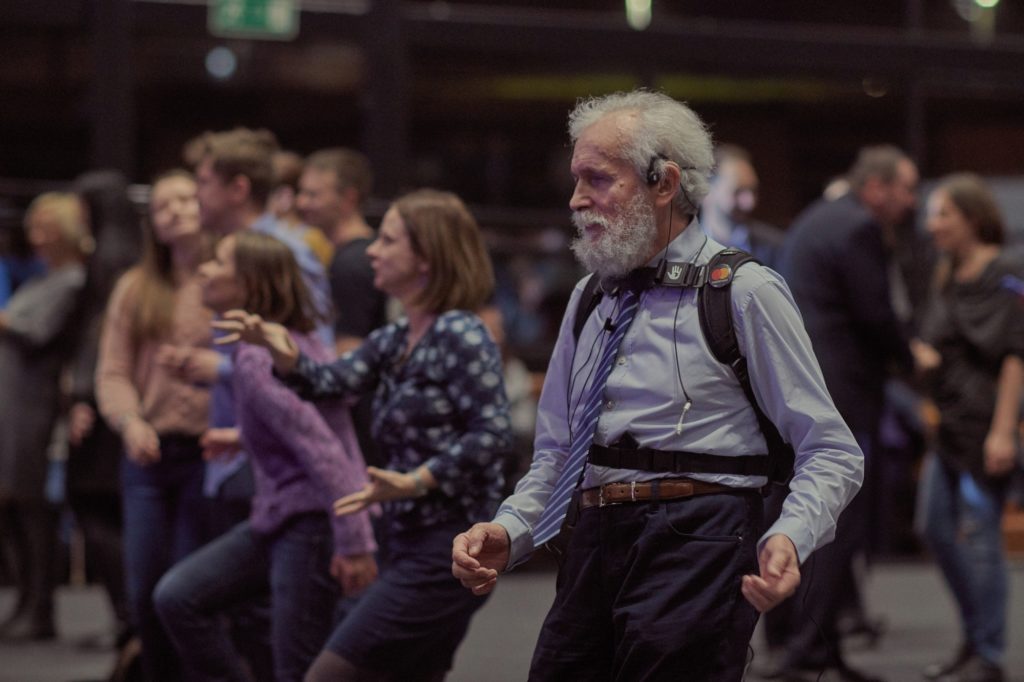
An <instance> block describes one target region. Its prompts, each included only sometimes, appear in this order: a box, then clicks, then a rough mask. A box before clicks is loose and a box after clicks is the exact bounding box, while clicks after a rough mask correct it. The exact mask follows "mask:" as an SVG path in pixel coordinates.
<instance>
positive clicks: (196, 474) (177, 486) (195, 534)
mask: <svg viewBox="0 0 1024 682" xmlns="http://www.w3.org/2000/svg"><path fill="white" fill-rule="evenodd" d="M160 453H161V456H160V461H158V462H156V463H155V464H151V465H149V466H139V465H138V464H135V463H134V462H132V461H131V460H129V459H128V458H127V457H123V458H122V460H121V491H122V495H123V501H124V505H123V512H124V567H125V581H126V587H127V592H128V609H129V615H130V617H131V620H132V624H133V625H134V626H135V628H136V629H137V631H138V633H139V637H140V639H141V640H142V666H143V670H144V671H145V674H146V679H147V680H149V682H158V681H160V680H168V681H171V680H179V679H180V677H181V675H180V673H179V671H178V663H177V656H175V654H174V647H173V645H172V644H171V642H170V640H169V639H167V634H166V633H165V632H164V630H163V627H162V626H161V625H160V619H159V618H158V617H157V615H156V611H155V610H154V608H153V600H152V594H153V588H154V587H156V583H157V581H158V580H160V577H161V576H162V575H163V574H164V572H165V571H167V569H168V568H170V567H171V566H172V565H174V563H175V562H176V561H178V560H179V559H182V558H184V557H185V556H187V555H188V554H189V553H190V552H192V551H193V550H194V549H196V548H197V547H199V545H200V544H202V539H203V535H204V527H203V489H202V485H203V460H202V456H201V449H200V447H199V441H198V439H196V438H188V437H176V436H161V437H160Z"/></svg>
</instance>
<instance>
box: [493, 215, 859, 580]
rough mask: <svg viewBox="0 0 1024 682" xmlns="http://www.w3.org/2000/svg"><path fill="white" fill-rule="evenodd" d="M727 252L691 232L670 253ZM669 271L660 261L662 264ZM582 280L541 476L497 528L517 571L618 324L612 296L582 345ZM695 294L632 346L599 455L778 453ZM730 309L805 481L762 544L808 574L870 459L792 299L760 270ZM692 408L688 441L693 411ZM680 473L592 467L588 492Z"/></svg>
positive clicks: (636, 329) (671, 293) (654, 311)
mask: <svg viewBox="0 0 1024 682" xmlns="http://www.w3.org/2000/svg"><path fill="white" fill-rule="evenodd" d="M722 248H724V247H723V246H722V245H721V244H719V243H717V242H715V241H713V240H711V239H709V238H707V237H706V236H705V234H704V232H703V231H702V230H701V228H700V226H699V225H698V224H697V221H696V220H694V221H693V222H692V223H691V224H690V225H689V226H688V227H687V229H685V230H684V231H683V232H682V233H681V234H680V235H679V236H678V237H676V239H674V240H673V241H672V242H671V243H670V244H669V248H668V255H667V257H668V260H670V261H683V262H691V261H692V262H695V263H697V264H706V263H707V262H708V261H709V260H710V259H711V257H712V256H713V255H714V254H715V253H717V252H718V251H720V250H721V249H722ZM658 260H660V257H659V258H656V259H655V260H654V261H652V262H651V265H656V264H657V262H658ZM584 283H585V279H584V280H581V281H580V282H579V283H578V284H577V285H576V288H575V290H574V291H573V294H572V297H571V298H570V301H569V305H568V306H567V308H566V313H565V316H564V317H563V319H562V325H561V329H560V331H559V335H558V340H557V341H556V343H555V348H554V351H553V353H552V358H551V362H550V365H549V367H548V371H547V376H546V378H545V381H544V388H543V391H542V392H541V397H540V403H539V407H538V414H537V433H536V439H535V442H534V458H533V464H532V465H531V467H530V470H529V472H528V473H527V474H526V476H525V477H524V478H523V479H522V480H521V481H520V482H519V485H518V486H516V490H515V493H514V494H513V495H511V496H510V497H509V498H508V499H507V500H505V502H504V503H503V504H502V506H501V507H500V508H499V509H498V513H497V515H496V516H495V519H494V520H495V521H496V522H497V523H499V524H501V525H502V526H503V527H504V528H505V529H506V530H507V531H508V534H509V537H510V538H511V540H512V548H511V559H510V561H509V566H514V565H515V564H517V563H518V562H520V561H522V560H523V559H525V558H526V557H527V556H528V555H529V554H530V553H531V552H532V551H533V549H534V547H533V540H532V538H531V529H532V527H533V525H534V524H535V523H536V522H537V520H538V519H539V518H540V514H541V511H542V510H543V508H544V504H545V503H546V502H547V499H548V496H549V494H550V492H551V489H552V487H553V486H554V484H555V482H556V481H557V479H558V473H559V471H560V470H561V467H562V465H563V463H564V462H565V459H566V457H567V456H568V453H569V447H570V425H572V428H573V429H576V428H578V424H579V422H580V418H581V417H582V414H581V413H582V407H581V405H582V396H584V395H585V393H586V390H587V387H588V382H589V376H590V375H591V374H592V372H593V367H594V364H595V363H596V362H597V359H598V358H599V357H600V355H601V349H602V344H603V343H604V341H605V338H606V337H607V336H608V333H607V332H606V331H605V330H604V322H605V320H606V319H607V318H609V317H611V318H613V319H614V316H615V306H616V304H617V302H616V298H615V297H614V296H603V297H602V299H601V301H600V303H599V305H598V306H597V308H596V310H595V312H594V313H593V314H591V316H590V318H589V319H588V320H587V323H586V325H585V326H584V327H583V329H582V331H581V333H580V337H579V342H578V344H577V343H576V342H575V341H574V339H573V321H574V319H575V313H576V306H577V304H578V302H579V299H580V295H581V293H582V290H583V286H584ZM696 295H697V291H696V290H695V289H680V288H669V287H655V288H653V289H649V290H647V291H645V292H644V293H643V295H642V298H641V301H640V310H639V311H638V312H637V316H636V318H635V319H634V321H633V324H632V326H631V328H630V330H629V331H628V333H627V334H626V336H625V338H624V339H623V341H622V345H621V347H620V353H619V357H618V358H617V360H616V364H615V367H614V368H613V370H612V373H611V376H610V377H609V379H608V383H607V385H606V386H605V390H604V399H605V404H604V408H603V413H602V414H601V417H600V419H599V421H598V425H597V432H596V435H595V439H594V442H595V443H597V444H600V445H610V444H613V443H615V442H616V441H617V440H618V439H619V438H620V437H621V436H622V435H623V434H624V433H626V432H627V431H628V432H629V433H630V434H632V436H633V437H634V438H636V440H637V441H638V442H639V444H640V447H645V448H654V449H658V450H684V451H689V452H703V453H710V454H717V455H727V456H737V455H750V454H763V453H766V452H767V446H766V445H765V441H764V437H763V436H762V434H761V431H760V429H759V428H758V424H757V418H756V417H755V416H754V411H753V410H752V409H751V407H750V403H749V402H748V401H747V398H746V396H745V395H744V393H743V389H742V388H741V387H740V384H739V382H738V381H737V379H736V377H735V376H734V375H733V373H732V370H731V369H729V367H727V366H726V365H723V364H721V363H720V362H718V361H717V360H715V359H714V357H713V356H712V355H711V351H710V350H709V348H708V344H707V341H706V340H705V339H704V335H703V333H702V332H701V329H700V322H699V319H698V313H697V305H696ZM732 307H733V319H734V321H735V329H736V336H737V339H738V341H739V346H740V351H741V352H742V354H743V355H744V357H746V358H747V363H748V367H749V371H750V376H751V382H752V384H753V388H754V393H755V395H756V396H757V400H758V403H759V404H760V405H761V407H762V409H763V410H764V412H765V414H766V415H767V416H768V418H770V419H771V420H772V421H773V422H774V423H775V425H776V426H777V427H778V429H779V432H780V433H781V434H782V436H783V438H785V439H786V440H787V441H788V442H789V443H791V444H792V445H793V449H794V450H795V452H796V463H795V474H794V476H793V480H792V481H791V483H790V489H791V493H790V494H789V496H788V497H787V498H786V502H785V505H784V507H783V510H782V515H781V517H780V518H779V520H778V521H776V522H775V524H773V525H772V527H771V528H769V529H768V531H767V532H766V533H765V534H764V536H762V538H761V541H760V542H761V543H762V544H763V542H764V541H765V540H766V539H767V538H768V537H769V536H770V535H773V534H776V533H782V534H784V535H786V536H788V537H789V538H790V539H791V540H792V541H793V543H794V545H795V546H796V550H797V554H798V556H799V558H800V561H804V560H805V559H806V558H807V557H808V555H810V553H811V552H812V551H814V550H815V549H817V548H819V547H821V546H822V545H825V544H827V543H828V542H830V541H831V540H832V538H833V537H834V535H835V526H836V520H837V519H838V517H839V513H840V512H841V511H842V510H843V508H844V507H845V506H846V505H847V503H848V502H849V501H850V500H851V499H852V498H853V496H854V495H855V494H856V493H857V491H858V490H859V489H860V485H861V482H862V481H863V476H864V456H863V454H862V452H861V450H860V448H859V447H858V446H857V443H856V441H855V440H854V438H853V435H852V434H851V432H850V430H849V428H848V427H847V426H846V424H845V423H844V422H843V420H842V418H841V417H840V416H839V413H838V412H837V411H836V408H835V405H833V403H832V399H831V397H830V396H829V393H828V390H827V389H826V388H825V381H824V379H823V378H822V376H821V370H820V368H819V367H818V362H817V360H816V358H815V356H814V352H813V350H812V349H811V342H810V340H809V339H808V337H807V333H806V332H805V331H804V326H803V322H802V320H801V318H800V314H799V312H798V311H797V308H796V304H795V303H794V302H793V298H792V296H791V295H790V292H789V288H788V287H787V286H786V283H785V282H784V281H783V280H782V278H781V277H780V276H779V275H778V274H776V273H775V272H773V271H772V270H769V269H768V268H765V267H762V266H760V265H757V264H748V265H744V266H743V267H742V268H739V269H738V270H737V273H736V276H735V279H734V280H733V284H732ZM680 384H682V385H684V386H685V389H686V393H687V394H688V395H689V396H690V399H691V401H692V406H691V409H690V410H689V411H688V412H687V413H686V415H685V418H684V419H683V421H682V428H681V429H679V428H678V425H679V421H680V417H681V415H682V412H683V405H684V403H685V402H686V399H685V398H684V397H683V390H682V388H681V386H680ZM674 476H678V474H672V473H659V472H651V471H629V470H623V469H609V468H605V467H598V466H590V465H588V467H587V470H586V473H585V477H584V481H583V487H584V488H591V487H594V486H598V485H602V484H605V483H611V482H616V481H646V480H651V479H654V478H660V477H674ZM690 477H691V478H695V479H701V480H706V481H714V482H719V483H723V484H726V485H731V486H736V487H746V488H759V487H761V486H763V485H764V484H765V483H766V480H765V478H764V477H743V476H732V475H708V474H703V475H701V474H692V475H690Z"/></svg>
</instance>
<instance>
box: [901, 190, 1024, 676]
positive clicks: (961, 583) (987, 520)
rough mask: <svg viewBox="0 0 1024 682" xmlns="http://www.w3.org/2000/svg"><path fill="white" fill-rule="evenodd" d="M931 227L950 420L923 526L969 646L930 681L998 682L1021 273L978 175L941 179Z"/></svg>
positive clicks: (934, 306)
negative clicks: (1004, 520) (1015, 284)
mask: <svg viewBox="0 0 1024 682" xmlns="http://www.w3.org/2000/svg"><path fill="white" fill-rule="evenodd" d="M927 227H928V232H929V234H930V235H931V237H932V240H933V242H934V244H935V247H936V248H937V249H938V251H939V253H940V254H941V255H942V257H943V261H942V262H941V263H940V265H939V270H938V277H937V279H936V287H935V291H934V292H933V296H932V300H931V302H930V305H929V308H928V309H927V311H926V316H925V320H924V324H923V326H922V330H921V338H922V341H918V342H915V343H914V345H913V351H914V358H915V361H916V363H917V365H918V367H919V369H921V370H922V371H924V372H925V373H926V378H927V379H928V380H929V389H930V393H931V397H932V399H933V400H934V401H935V404H936V406H937V407H938V411H939V415H940V423H939V426H938V430H937V433H936V434H935V438H934V443H933V446H934V454H932V455H930V456H929V457H928V459H927V460H926V461H925V465H924V469H923V470H922V473H921V479H920V483H919V485H920V488H919V494H918V519H917V523H918V527H919V530H920V532H921V534H922V536H923V537H924V540H925V542H926V544H927V545H928V547H929V548H930V549H931V551H932V553H933V555H934V557H935V560H936V562H937V563H938V564H939V568H940V569H941V570H942V574H943V577H944V578H945V579H946V583H947V585H948V586H949V588H950V591H951V592H952V594H953V597H954V599H955V600H956V603H957V606H958V607H959V611H960V625H961V628H962V631H963V633H962V637H963V640H962V644H961V647H960V649H959V651H958V652H957V654H956V656H955V657H954V658H953V659H951V660H950V661H948V662H946V663H939V664H934V665H931V666H928V667H927V668H926V669H925V670H924V675H925V677H928V678H931V679H936V678H939V679H942V680H947V681H948V682H955V681H958V680H964V681H966V680H970V681H971V682H997V681H1000V680H1002V679H1003V670H1002V661H1003V656H1004V653H1005V647H1006V612H1007V599H1008V592H1007V590H1008V587H1007V567H1006V557H1005V554H1004V549H1003V544H1002V532H1001V520H1002V513H1003V504H1004V502H1005V500H1006V493H1007V487H1008V483H1009V481H1010V473H1011V472H1012V471H1013V470H1014V468H1015V467H1017V466H1018V462H1017V457H1018V448H1019V442H1018V435H1017V434H1018V427H1019V425H1020V404H1021V403H1020V401H1021V396H1022V395H1024V306H1022V305H1021V301H1020V299H1019V297H1018V295H1017V294H1016V293H1015V292H1014V291H1013V290H1012V287H1010V286H1008V284H1012V283H1013V282H1014V281H1017V282H1019V281H1020V277H1021V275H1022V269H1021V265H1020V263H1014V262H1013V260H1011V259H1010V258H1009V257H1008V256H1007V254H1006V253H1005V252H1004V251H1003V242H1004V240H1005V227H1004V224H1003V219H1002V216H1001V215H1000V212H999V208H998V207H997V205H996V202H995V199H994V198H993V196H992V194H991V192H990V191H989V190H988V188H987V187H986V186H985V184H984V183H983V182H982V180H981V179H980V178H978V177H977V176H975V175H971V174H966V173H964V174H958V175H952V176H949V177H947V178H944V179H943V180H942V181H940V183H939V185H938V186H937V187H936V188H935V190H934V191H933V192H932V194H931V196H930V197H929V198H928V220H927Z"/></svg>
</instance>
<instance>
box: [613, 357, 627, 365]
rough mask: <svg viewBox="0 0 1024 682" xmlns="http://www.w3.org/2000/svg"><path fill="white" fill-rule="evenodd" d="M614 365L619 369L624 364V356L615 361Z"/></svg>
mask: <svg viewBox="0 0 1024 682" xmlns="http://www.w3.org/2000/svg"><path fill="white" fill-rule="evenodd" d="M615 364H617V365H619V367H621V366H622V365H624V364H626V356H625V355H620V356H619V359H618V360H616V361H615Z"/></svg>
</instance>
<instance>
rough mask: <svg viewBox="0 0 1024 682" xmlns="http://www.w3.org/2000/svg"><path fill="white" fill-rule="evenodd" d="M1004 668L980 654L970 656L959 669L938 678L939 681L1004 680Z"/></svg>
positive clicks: (995, 681)
mask: <svg viewBox="0 0 1024 682" xmlns="http://www.w3.org/2000/svg"><path fill="white" fill-rule="evenodd" d="M1004 678H1005V676H1004V675H1003V669H1002V668H1001V667H999V666H998V665H996V664H995V663H992V662H991V661H986V660H985V659H984V658H982V657H981V656H978V655H974V656H971V657H970V658H968V659H967V660H966V661H965V662H964V664H963V665H961V666H960V668H959V669H957V670H954V671H953V672H951V673H949V674H947V675H943V676H942V677H939V678H938V682H1003V680H1004Z"/></svg>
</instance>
